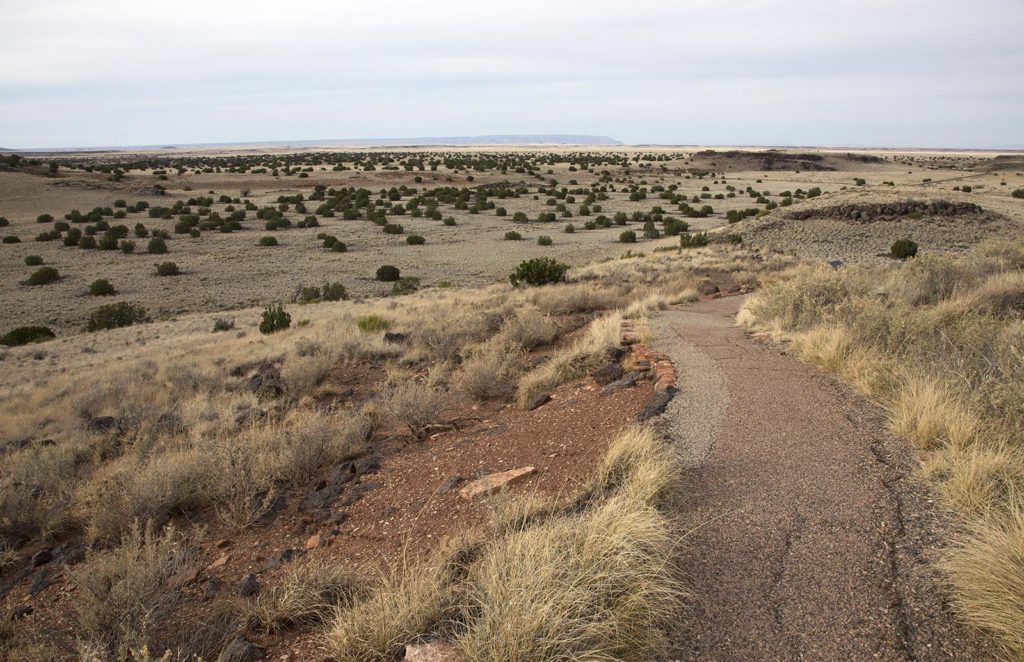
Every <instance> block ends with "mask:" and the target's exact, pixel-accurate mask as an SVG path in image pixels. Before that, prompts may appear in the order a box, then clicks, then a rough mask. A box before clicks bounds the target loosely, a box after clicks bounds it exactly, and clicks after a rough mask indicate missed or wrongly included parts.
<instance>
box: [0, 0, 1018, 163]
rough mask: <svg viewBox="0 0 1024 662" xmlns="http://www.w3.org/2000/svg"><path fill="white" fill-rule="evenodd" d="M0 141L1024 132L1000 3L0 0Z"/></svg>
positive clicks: (954, 141) (991, 136)
mask: <svg viewBox="0 0 1024 662" xmlns="http://www.w3.org/2000/svg"><path fill="white" fill-rule="evenodd" d="M0 17H2V18H3V23H4V25H5V38H4V39H3V40H2V41H0V145H4V146H15V147H29V146H71V145H118V144H165V143H172V144H173V143H186V142H206V141H210V142H226V141H245V140H272V139H316V138H349V137H351V138H360V137H385V136H395V137H402V136H423V135H465V134H473V133H552V132H572V133H582V132H591V133H600V134H606V135H612V136H615V137H618V138H620V139H623V140H626V141H630V142H666V143H702V142H704V143H712V142H714V143H735V144H739V143H753V144H813V143H816V144H852V143H856V144H874V145H923V146H994V145H1006V144H1018V145H1019V144H1024V122H1020V121H1019V119H1020V117H1021V115H1022V113H1021V110H1022V109H1024V41H1022V40H1021V39H1019V34H1020V29H1021V27H1024V5H1022V4H1021V3H1019V2H1017V1H1016V0H978V1H976V2H973V3H971V5H970V6H968V5H965V4H964V3H962V2H958V1H956V2H955V1H952V0H927V1H926V0H905V1H902V2H898V3H894V2H891V1H883V0H864V1H861V2H853V1H850V0H832V1H830V2H815V1H813V0H733V1H731V2H712V1H703V0H702V1H697V0H688V1H687V0H684V1H675V2H669V1H665V0H654V1H652V2H644V3H622V2H619V1H616V2H610V1H607V0H591V1H587V2H583V1H580V0H563V1H561V2H555V3H551V2H540V1H539V0H522V1H521V2H518V3H516V4H515V5H508V4H506V3H465V2H452V1H451V0H437V1H435V2H433V3H423V2H418V1H417V2H412V1H408V0H388V1H386V2H380V1H377V2H369V1H365V0H355V1H349V2H336V1H326V0H312V1H307V2H304V3H283V2H280V1H279V0H278V1H276V2H263V1H257V2H226V1H216V0H204V1H199V0H182V1H180V2H176V3H173V4H167V3H163V4H159V5H154V4H152V3H139V2H132V1H130V0H95V1H92V2H88V3H83V2H79V1H75V0H48V1H47V2H37V3H24V2H14V1H12V0H0Z"/></svg>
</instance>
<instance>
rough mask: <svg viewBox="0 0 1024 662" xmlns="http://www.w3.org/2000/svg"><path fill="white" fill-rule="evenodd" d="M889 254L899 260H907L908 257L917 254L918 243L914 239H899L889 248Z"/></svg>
mask: <svg viewBox="0 0 1024 662" xmlns="http://www.w3.org/2000/svg"><path fill="white" fill-rule="evenodd" d="M889 255H890V256H892V257H894V258H896V259H897V260H906V259H907V258H908V257H914V256H915V255H917V243H916V242H914V241H913V240H912V239H908V238H903V239H897V240H896V241H894V242H893V243H892V247H891V248H890V249H889Z"/></svg>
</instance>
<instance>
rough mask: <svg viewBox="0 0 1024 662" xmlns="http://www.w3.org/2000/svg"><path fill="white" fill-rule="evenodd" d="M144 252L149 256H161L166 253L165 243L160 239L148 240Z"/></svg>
mask: <svg viewBox="0 0 1024 662" xmlns="http://www.w3.org/2000/svg"><path fill="white" fill-rule="evenodd" d="M146 250H147V251H148V252H149V253H150V255H163V254H164V253H166V252H167V242H166V241H164V239H163V238H162V237H153V238H152V239H150V240H149V244H148V246H147V247H146Z"/></svg>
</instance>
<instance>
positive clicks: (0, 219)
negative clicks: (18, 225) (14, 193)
mask: <svg viewBox="0 0 1024 662" xmlns="http://www.w3.org/2000/svg"><path fill="white" fill-rule="evenodd" d="M10 224H11V222H10V221H8V220H7V219H6V218H4V217H3V216H0V228H6V227H7V226H8V225H10Z"/></svg>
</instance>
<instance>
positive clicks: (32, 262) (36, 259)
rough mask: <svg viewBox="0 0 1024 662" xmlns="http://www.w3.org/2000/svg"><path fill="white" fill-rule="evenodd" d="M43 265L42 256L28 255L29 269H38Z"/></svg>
mask: <svg viewBox="0 0 1024 662" xmlns="http://www.w3.org/2000/svg"><path fill="white" fill-rule="evenodd" d="M42 263H43V256H41V255H26V256H25V265H26V266H29V267H38V266H39V265H40V264H42Z"/></svg>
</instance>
